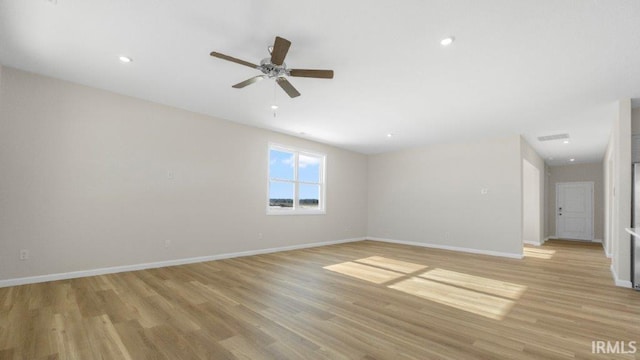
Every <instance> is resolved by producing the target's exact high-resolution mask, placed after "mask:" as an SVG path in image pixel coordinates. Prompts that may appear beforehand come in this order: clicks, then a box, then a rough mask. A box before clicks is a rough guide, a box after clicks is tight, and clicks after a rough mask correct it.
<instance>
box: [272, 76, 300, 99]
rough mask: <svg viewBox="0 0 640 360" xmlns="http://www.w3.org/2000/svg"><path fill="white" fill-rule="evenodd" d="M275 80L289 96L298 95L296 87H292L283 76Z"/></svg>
mask: <svg viewBox="0 0 640 360" xmlns="http://www.w3.org/2000/svg"><path fill="white" fill-rule="evenodd" d="M276 81H277V82H278V85H280V87H281V88H282V90H284V92H286V93H287V95H289V97H292V98H294V97H298V96H300V93H299V92H298V90H296V88H294V87H293V85H291V83H290V82H289V81H288V80H287V79H285V78H283V77H279V78H277V79H276Z"/></svg>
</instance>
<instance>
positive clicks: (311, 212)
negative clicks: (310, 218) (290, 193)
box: [267, 210, 327, 216]
mask: <svg viewBox="0 0 640 360" xmlns="http://www.w3.org/2000/svg"><path fill="white" fill-rule="evenodd" d="M326 214H327V212H326V211H325V210H279V211H278V210H275V211H274V210H267V215H275V216H280V215H326Z"/></svg>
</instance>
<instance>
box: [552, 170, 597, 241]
mask: <svg viewBox="0 0 640 360" xmlns="http://www.w3.org/2000/svg"><path fill="white" fill-rule="evenodd" d="M556 236H557V237H559V238H561V239H579V240H593V182H569V183H558V184H556Z"/></svg>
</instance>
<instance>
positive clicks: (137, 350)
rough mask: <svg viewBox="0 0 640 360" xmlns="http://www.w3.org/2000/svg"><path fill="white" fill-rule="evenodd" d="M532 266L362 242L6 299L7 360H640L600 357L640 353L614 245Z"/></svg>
mask: <svg viewBox="0 0 640 360" xmlns="http://www.w3.org/2000/svg"><path fill="white" fill-rule="evenodd" d="M524 253H525V258H524V259H522V260H517V259H506V258H498V257H491V256H484V255H475V254H465V253H457V252H451V251H445V250H437V249H427V248H416V247H411V246H405V245H395V244H388V243H381V242H375V241H361V242H355V243H347V244H340V245H332V246H325V247H318V248H308V249H302V250H293V251H286V252H280V253H272V254H265V255H257V256H250V257H243V258H235V259H227V260H220V261H213V262H205V263H198V264H189V265H183V266H174V267H167V268H158V269H150V270H142V271H135V272H126V273H118V274H110V275H103V276H94V277H88V278H80V279H71V280H63V281H56V282H50V283H42V284H31V285H24V286H14V287H7V288H0V360H4V359H50V360H53V359H82V360H91V359H136V360H137V359H161V360H164V359H223V360H224V359H452V360H454V359H455V360H459V359H609V358H611V359H618V358H619V359H636V360H638V359H640V352H639V353H637V354H593V353H592V352H591V351H592V341H594V340H604V341H611V342H616V341H623V342H626V343H628V342H630V341H636V342H640V292H636V291H633V290H631V289H624V288H619V287H616V286H615V285H614V284H613V281H612V279H611V272H610V270H609V265H610V262H609V260H608V259H607V258H606V257H605V256H604V253H603V251H602V247H601V246H600V245H598V244H590V243H580V242H568V241H550V242H547V243H546V244H545V245H544V246H540V247H531V246H526V247H525V252H524ZM638 347H639V348H640V344H638ZM639 350H640V349H639Z"/></svg>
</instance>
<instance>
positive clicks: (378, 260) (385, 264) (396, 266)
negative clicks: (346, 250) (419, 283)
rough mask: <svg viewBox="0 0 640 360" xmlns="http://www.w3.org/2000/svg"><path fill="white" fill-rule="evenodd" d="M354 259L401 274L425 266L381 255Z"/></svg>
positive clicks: (424, 267) (421, 268) (418, 269)
mask: <svg viewBox="0 0 640 360" xmlns="http://www.w3.org/2000/svg"><path fill="white" fill-rule="evenodd" d="M356 261H357V262H359V263H361V264H367V265H373V266H377V267H380V268H384V269H388V270H392V271H397V272H401V273H403V274H408V273H412V272H415V271H420V270H423V269H426V268H427V267H426V266H424V265H419V264H414V263H410V262H406V261H400V260H394V259H387V258H385V257H382V256H371V257H368V258H364V259H359V260H356Z"/></svg>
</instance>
